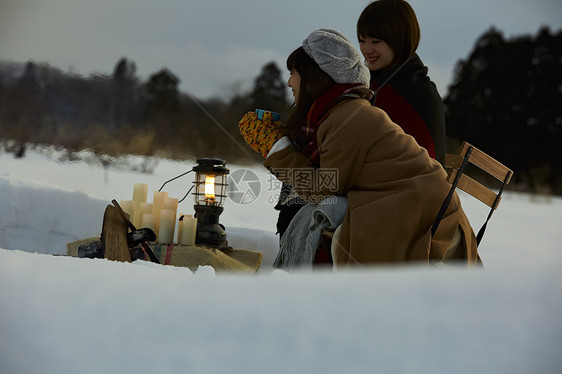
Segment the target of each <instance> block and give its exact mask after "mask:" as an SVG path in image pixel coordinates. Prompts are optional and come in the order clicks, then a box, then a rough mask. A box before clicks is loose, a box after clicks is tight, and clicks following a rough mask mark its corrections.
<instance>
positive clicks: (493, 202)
mask: <svg viewBox="0 0 562 374" xmlns="http://www.w3.org/2000/svg"><path fill="white" fill-rule="evenodd" d="M469 149H471V151H470V153H469V152H468V150H469ZM467 153H469V155H468V160H467V161H468V162H469V163H471V164H472V165H474V166H477V167H478V168H480V169H481V170H483V171H484V172H486V173H487V174H488V175H490V176H492V177H494V178H495V179H497V180H498V181H500V182H501V183H503V184H504V185H507V184H508V183H509V182H510V181H511V176H512V175H513V171H511V170H510V169H509V168H508V167H507V166H505V165H503V164H502V163H500V162H498V161H497V160H495V159H494V158H492V157H491V156H489V155H487V154H486V153H484V152H482V151H481V150H479V149H478V148H476V147H474V146H472V145H470V144H469V143H467V142H463V144H462V145H461V149H460V151H459V154H458V155H452V154H447V155H446V156H445V167H446V168H447V169H449V170H448V176H447V181H448V182H449V183H451V184H452V183H453V181H454V180H455V178H456V177H457V174H458V171H459V168H460V166H461V165H462V162H463V160H464V159H465V157H467ZM457 187H458V188H460V189H461V190H463V191H465V192H466V193H468V194H470V195H471V196H473V197H475V198H477V199H478V200H480V201H481V202H483V203H484V204H486V205H488V206H489V207H490V208H492V209H496V208H497V206H498V204H499V201H500V200H501V197H500V196H498V193H496V192H494V191H493V190H491V189H490V188H489V187H488V186H486V185H484V184H483V183H482V182H479V181H477V180H475V179H473V178H471V177H470V176H468V175H466V173H464V174H462V175H461V177H460V179H459V181H458V182H457Z"/></svg>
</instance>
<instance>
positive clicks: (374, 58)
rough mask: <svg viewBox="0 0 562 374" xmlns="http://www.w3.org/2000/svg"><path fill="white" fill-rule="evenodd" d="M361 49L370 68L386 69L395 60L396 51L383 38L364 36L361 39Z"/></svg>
mask: <svg viewBox="0 0 562 374" xmlns="http://www.w3.org/2000/svg"><path fill="white" fill-rule="evenodd" d="M359 49H360V50H361V53H362V54H363V57H365V61H366V62H367V67H368V68H369V70H373V71H376V70H381V69H384V68H386V67H388V66H390V65H391V64H392V62H393V61H394V51H393V50H392V48H390V46H389V45H388V44H387V43H386V42H385V41H383V40H380V39H377V38H365V37H362V38H360V39H359Z"/></svg>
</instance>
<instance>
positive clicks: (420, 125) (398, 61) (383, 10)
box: [357, 0, 446, 164]
mask: <svg viewBox="0 0 562 374" xmlns="http://www.w3.org/2000/svg"><path fill="white" fill-rule="evenodd" d="M357 38H358V40H359V48H360V50H361V52H362V53H363V56H364V57H365V62H366V64H367V66H368V67H369V70H370V71H371V78H370V82H371V84H370V88H371V90H373V91H374V92H375V98H374V100H373V101H374V105H375V106H377V107H379V108H381V109H382V110H384V111H385V112H386V113H387V114H388V116H389V117H390V119H392V121H394V122H395V123H397V124H398V125H400V127H402V129H403V130H404V131H405V132H406V133H407V134H410V135H412V136H413V137H414V138H415V139H416V141H417V142H418V144H419V145H421V146H422V147H424V148H425V149H426V150H427V152H428V153H429V155H430V156H431V157H433V158H435V159H436V160H437V161H439V162H440V163H441V164H443V163H444V158H445V143H446V136H445V117H444V114H443V102H442V100H441V96H439V92H438V91H437V88H436V87H435V84H434V83H433V82H432V81H431V80H430V78H429V77H428V76H427V68H426V67H425V66H424V65H423V63H422V61H421V60H420V58H419V56H418V55H417V54H416V49H417V47H418V44H419V41H420V26H419V24H418V20H417V18H416V14H415V13H414V10H413V9H412V7H411V6H410V4H408V3H407V2H406V1H404V0H377V1H374V2H372V3H370V4H369V5H368V6H367V7H366V8H365V9H364V10H363V12H362V13H361V15H360V17H359V20H358V21H357Z"/></svg>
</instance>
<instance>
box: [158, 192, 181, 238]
mask: <svg viewBox="0 0 562 374" xmlns="http://www.w3.org/2000/svg"><path fill="white" fill-rule="evenodd" d="M162 210H173V211H174V222H173V223H174V226H173V227H172V237H175V236H174V235H173V234H175V233H176V218H175V217H176V216H177V213H178V199H174V198H173V197H168V196H165V197H164V201H163V202H162ZM178 242H179V236H178Z"/></svg>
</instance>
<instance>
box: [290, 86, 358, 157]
mask: <svg viewBox="0 0 562 374" xmlns="http://www.w3.org/2000/svg"><path fill="white" fill-rule="evenodd" d="M359 86H362V85H361V84H357V83H354V84H336V85H334V86H332V87H330V88H329V89H328V90H327V91H326V92H324V93H323V94H322V95H320V97H318V99H316V100H315V101H314V102H313V103H312V105H311V107H310V109H309V111H308V115H307V116H306V125H305V126H303V127H302V128H301V132H300V134H299V135H298V136H297V139H298V141H297V143H300V144H301V145H302V152H303V153H304V154H305V156H306V157H308V158H309V159H310V161H312V164H313V165H314V166H315V167H319V166H320V155H319V153H318V141H317V139H316V132H317V131H318V128H319V127H320V125H321V124H322V122H324V120H325V119H326V117H328V114H330V111H331V110H332V109H333V108H334V107H335V106H336V105H337V104H339V103H340V102H342V101H344V100H346V99H350V98H353V97H346V96H344V95H345V94H346V93H348V92H349V91H351V90H352V89H353V88H355V87H359Z"/></svg>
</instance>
